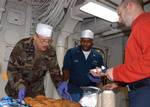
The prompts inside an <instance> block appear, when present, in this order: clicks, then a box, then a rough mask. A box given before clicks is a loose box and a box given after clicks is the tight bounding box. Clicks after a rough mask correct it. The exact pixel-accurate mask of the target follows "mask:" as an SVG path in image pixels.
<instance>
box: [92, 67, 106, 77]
mask: <svg viewBox="0 0 150 107" xmlns="http://www.w3.org/2000/svg"><path fill="white" fill-rule="evenodd" d="M90 73H91V74H92V75H93V76H95V77H101V76H105V73H103V72H102V70H101V68H98V67H97V68H96V69H91V70H90Z"/></svg>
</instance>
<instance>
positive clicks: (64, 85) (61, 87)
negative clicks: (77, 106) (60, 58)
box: [57, 81, 72, 100]
mask: <svg viewBox="0 0 150 107" xmlns="http://www.w3.org/2000/svg"><path fill="white" fill-rule="evenodd" d="M57 91H58V94H59V95H60V96H61V97H62V98H64V99H68V100H72V98H71V96H70V94H69V93H68V82H67V81H63V82H61V83H59V84H58V88H57Z"/></svg>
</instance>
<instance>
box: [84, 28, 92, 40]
mask: <svg viewBox="0 0 150 107" xmlns="http://www.w3.org/2000/svg"><path fill="white" fill-rule="evenodd" d="M81 38H90V39H94V33H93V32H92V31H91V30H89V29H87V30H84V31H82V32H81Z"/></svg>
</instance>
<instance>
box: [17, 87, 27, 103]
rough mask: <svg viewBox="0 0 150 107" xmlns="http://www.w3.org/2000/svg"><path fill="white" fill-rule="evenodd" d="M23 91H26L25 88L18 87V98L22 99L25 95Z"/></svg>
mask: <svg viewBox="0 0 150 107" xmlns="http://www.w3.org/2000/svg"><path fill="white" fill-rule="evenodd" d="M25 92H26V89H25V88H21V89H19V92H18V98H19V99H20V100H21V101H22V100H23V99H24V97H25Z"/></svg>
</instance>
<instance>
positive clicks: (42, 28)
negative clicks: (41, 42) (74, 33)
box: [36, 23, 53, 37]
mask: <svg viewBox="0 0 150 107" xmlns="http://www.w3.org/2000/svg"><path fill="white" fill-rule="evenodd" d="M52 30H53V27H52V26H50V25H47V24H42V23H38V24H37V27H36V33H37V34H39V35H41V36H43V37H51V36H52Z"/></svg>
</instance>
